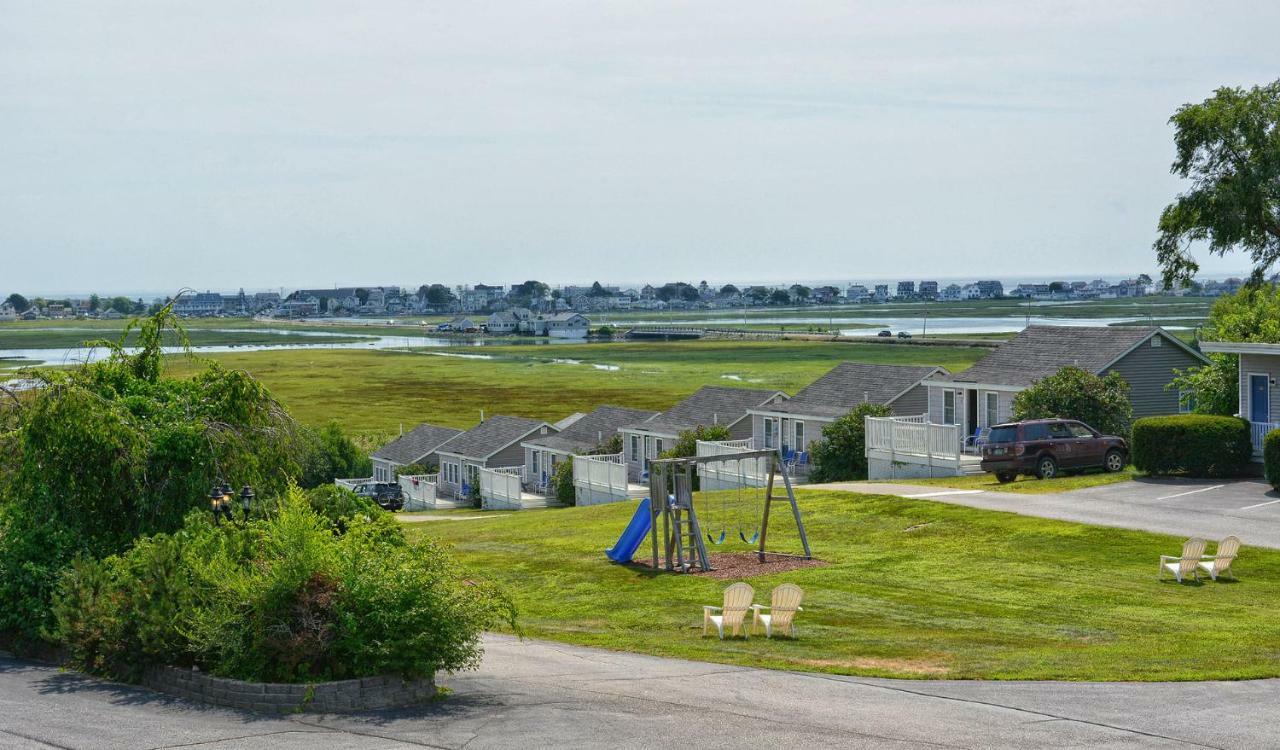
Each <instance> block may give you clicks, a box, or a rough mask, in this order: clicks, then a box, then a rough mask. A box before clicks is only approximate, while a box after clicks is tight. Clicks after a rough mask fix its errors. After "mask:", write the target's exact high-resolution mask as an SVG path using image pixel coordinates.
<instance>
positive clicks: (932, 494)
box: [903, 490, 983, 498]
mask: <svg viewBox="0 0 1280 750" xmlns="http://www.w3.org/2000/svg"><path fill="white" fill-rule="evenodd" d="M982 493H983V490H946V491H944V492H921V493H919V494H917V495H903V497H913V498H922V497H945V496H946V495H981V494H982Z"/></svg>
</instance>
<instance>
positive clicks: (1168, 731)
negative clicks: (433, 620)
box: [0, 636, 1280, 750]
mask: <svg viewBox="0 0 1280 750" xmlns="http://www.w3.org/2000/svg"><path fill="white" fill-rule="evenodd" d="M486 646H487V654H486V657H485V660H484V666H483V667H482V668H481V670H480V671H478V672H474V673H466V674H462V675H457V676H451V677H447V678H445V679H443V680H442V683H443V684H445V685H446V686H448V687H449V688H450V689H451V690H452V691H453V692H452V694H451V695H450V697H449V698H447V699H446V700H443V701H441V702H439V703H437V704H434V705H432V706H429V707H424V708H421V709H414V710H401V711H388V712H378V713H370V714H364V715H357V716H312V715H303V716H291V717H273V716H259V715H255V714H251V713H244V712H238V711H232V710H227V709H218V708H210V707H205V706H200V705H196V704H191V703H188V702H186V701H182V700H177V699H173V698H168V697H166V696H163V695H159V694H156V693H152V692H149V691H147V690H143V689H141V688H134V687H128V686H121V685H115V684H111V683H104V682H99V681H96V680H92V679H88V678H85V677H82V676H79V675H75V674H70V673H63V672H59V671H58V670H57V669H54V668H51V667H47V666H43V665H33V664H30V663H26V662H20V661H15V660H13V659H3V658H0V747H4V748H76V749H77V750H78V749H79V748H86V749H89V748H92V749H94V750H97V749H102V750H111V749H113V748H177V747H192V746H196V747H200V748H205V749H207V750H229V749H231V748H237V749H238V748H285V749H291V748H305V749H306V750H322V749H327V748H344V749H352V750H366V749H369V748H409V747H442V748H464V747H465V748H468V749H471V748H520V750H530V749H531V748H543V747H557V748H564V747H602V748H611V749H613V750H617V749H620V748H654V747H666V748H687V747H715V748H738V747H741V748H748V747H749V748H765V747H811V748H828V747H840V748H845V747H848V748H937V747H948V748H1028V747H1037V748H1041V747H1043V748H1052V747H1086V746H1087V747H1091V748H1133V747H1162V748H1163V747H1170V748H1171V747H1215V748H1227V747H1230V748H1246V747H1275V746H1276V745H1277V744H1280V680H1263V681H1256V682H1226V683H1111V684H1095V683H1051V682H1030V683H1027V682H958V681H923V680H922V681H914V680H878V679H868V678H853V677H835V676H828V675H812V674H800V673H792V672H778V671H770V670H760V669H749V668H742V667H729V666H724V665H718V664H706V663H700V662H688V661H679V660H671V659H659V658H655V657H647V656H639V655H635V654H619V653H612V652H607V651H599V650H594V649H586V648H577V647H572V646H565V645H559V644H552V643H546V642H536V641H523V642H522V641H517V640H516V639H514V638H510V637H505V636H490V637H488V638H487V639H486Z"/></svg>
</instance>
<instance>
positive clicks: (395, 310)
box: [0, 274, 1244, 335]
mask: <svg viewBox="0 0 1280 750" xmlns="http://www.w3.org/2000/svg"><path fill="white" fill-rule="evenodd" d="M1243 284H1244V280H1243V279H1239V278H1228V279H1225V280H1207V281H1204V282H1196V283H1193V284H1191V285H1189V286H1185V287H1181V288H1178V289H1174V290H1169V291H1162V290H1160V289H1159V288H1158V285H1157V284H1156V283H1155V282H1153V281H1152V279H1151V277H1150V276H1148V275H1147V274H1141V275H1139V276H1137V277H1135V278H1131V279H1122V280H1120V281H1116V282H1112V281H1107V280H1104V279H1095V280H1093V281H1053V282H1049V283H1043V284H1028V283H1022V284H1018V285H1016V286H1013V287H1011V288H1006V287H1005V285H1004V284H1003V283H1002V282H1000V281H996V280H979V281H974V282H972V283H967V284H957V283H952V284H947V285H946V286H942V285H940V284H939V283H938V282H937V281H899V282H897V284H896V286H895V285H891V284H870V285H864V284H857V283H851V284H848V285H847V286H845V287H844V288H843V289H842V288H840V287H837V286H834V285H823V286H812V287H810V286H805V285H803V284H791V285H790V286H762V285H755V286H743V287H738V286H735V285H734V284H725V285H723V286H718V287H717V286H713V285H709V284H708V283H707V282H706V281H703V282H701V283H699V284H690V283H686V282H670V283H666V284H662V285H661V286H653V285H651V284H646V285H644V286H643V287H640V288H638V289H637V288H623V287H620V286H605V285H602V284H600V283H599V282H596V283H594V284H591V285H590V286H560V287H552V286H550V285H548V284H546V283H544V282H541V281H526V282H524V283H522V284H514V285H511V286H509V287H507V286H503V285H490V284H475V285H471V286H468V285H459V286H452V287H450V286H445V285H443V284H429V285H425V284H424V285H422V286H419V287H418V288H417V289H416V290H411V289H410V288H408V287H401V286H351V287H335V288H332V289H298V290H296V291H294V292H292V293H290V294H282V293H280V292H256V293H246V292H245V291H244V290H243V289H242V290H240V291H239V292H238V293H235V294H223V293H220V292H213V291H203V292H188V293H185V294H182V295H180V296H179V297H178V299H177V300H176V301H173V300H172V299H171V298H155V299H151V300H144V299H141V298H138V299H130V298H128V297H120V296H117V297H107V296H100V295H96V294H93V295H89V296H88V297H81V298H63V299H45V298H41V297H34V298H32V299H27V298H26V297H24V296H23V295H21V294H17V293H14V294H11V295H9V297H8V298H7V299H6V300H4V301H3V302H0V321H3V320H18V319H22V320H39V319H67V318H97V319H113V318H123V317H127V316H130V315H135V314H139V313H144V312H147V311H148V310H152V311H154V310H156V309H159V308H160V307H161V306H163V305H165V304H167V303H169V302H171V301H172V302H173V310H174V313H175V314H177V315H179V316H181V317H185V318H211V317H270V318H286V319H303V318H336V317H395V316H399V315H446V316H448V315H453V316H476V315H480V314H483V315H487V316H488V318H486V319H484V320H483V321H479V320H477V321H474V322H473V320H472V319H471V318H465V317H456V318H455V319H454V321H453V322H454V323H456V324H457V325H455V326H454V327H456V328H460V329H466V328H469V327H472V326H474V327H476V328H479V327H480V326H481V325H483V326H484V327H485V328H486V329H487V330H489V331H490V332H527V333H535V334H541V335H555V334H553V333H552V332H551V330H553V329H555V328H557V327H562V326H564V327H570V328H577V327H578V326H580V325H581V326H585V321H578V320H577V319H576V318H575V317H574V316H575V315H577V316H581V315H582V314H585V313H602V312H628V311H665V310H716V309H725V310H732V309H741V308H748V307H802V306H810V305H863V304H884V303H890V302H895V303H901V302H921V303H928V302H959V301H965V300H991V299H1010V298H1013V299H1028V300H1050V301H1069V300H1091V299H1117V298H1130V297H1146V296H1150V295H1155V294H1162V295H1173V296H1203V297H1216V296H1219V295H1223V294H1230V293H1233V292H1235V291H1236V290H1238V289H1239V288H1240V287H1241V286H1242V285H1243ZM447 325H448V324H446V326H447Z"/></svg>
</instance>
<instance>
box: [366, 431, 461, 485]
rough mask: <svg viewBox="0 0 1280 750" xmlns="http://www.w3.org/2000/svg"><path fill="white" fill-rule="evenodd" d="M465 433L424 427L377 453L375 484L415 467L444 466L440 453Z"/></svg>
mask: <svg viewBox="0 0 1280 750" xmlns="http://www.w3.org/2000/svg"><path fill="white" fill-rule="evenodd" d="M461 434H462V430H455V429H453V428H452V427H440V426H438V425H433V424H426V423H423V424H420V425H418V426H417V427H415V428H413V429H412V430H409V431H408V432H406V433H405V434H403V435H401V436H400V437H398V438H396V439H395V440H392V441H391V442H390V443H387V444H386V445H384V446H382V447H381V448H379V449H378V450H376V451H374V453H373V455H372V456H370V458H372V459H373V480H374V481H375V482H391V481H394V480H395V478H396V469H398V468H400V467H401V466H411V465H413V464H422V465H424V466H425V465H428V464H436V465H439V463H440V456H439V455H438V454H437V453H436V451H437V450H439V449H440V446H442V445H444V444H445V443H447V442H449V441H450V440H452V439H454V438H455V437H457V436H458V435H461Z"/></svg>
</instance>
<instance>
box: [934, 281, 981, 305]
mask: <svg viewBox="0 0 1280 750" xmlns="http://www.w3.org/2000/svg"><path fill="white" fill-rule="evenodd" d="M971 286H973V287H974V290H975V291H976V290H977V286H976V285H971ZM963 294H964V288H963V287H961V286H960V285H959V284H947V285H946V286H945V287H943V289H942V301H943V302H957V301H959V300H962V299H964V297H963Z"/></svg>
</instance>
